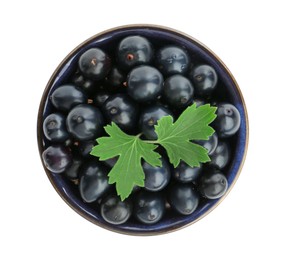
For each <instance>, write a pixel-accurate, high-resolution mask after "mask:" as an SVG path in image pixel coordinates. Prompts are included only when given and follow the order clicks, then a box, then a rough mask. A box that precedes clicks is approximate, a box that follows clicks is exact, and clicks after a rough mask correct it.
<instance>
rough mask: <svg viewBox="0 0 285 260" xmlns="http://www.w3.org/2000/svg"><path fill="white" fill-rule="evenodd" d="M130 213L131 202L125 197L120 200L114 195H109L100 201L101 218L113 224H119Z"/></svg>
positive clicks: (127, 217) (128, 216)
mask: <svg viewBox="0 0 285 260" xmlns="http://www.w3.org/2000/svg"><path fill="white" fill-rule="evenodd" d="M131 214H132V203H131V201H130V200H128V199H126V200H124V201H121V200H120V198H119V197H118V196H116V195H110V196H108V197H106V198H105V199H103V201H102V202H101V216H102V218H103V219H104V220H105V221H106V222H108V223H110V224H113V225H120V224H123V223H125V222H127V220H128V219H129V218H130V216H131Z"/></svg>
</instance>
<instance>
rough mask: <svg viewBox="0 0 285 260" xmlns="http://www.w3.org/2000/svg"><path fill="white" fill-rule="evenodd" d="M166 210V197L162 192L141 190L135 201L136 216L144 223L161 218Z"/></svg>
mask: <svg viewBox="0 0 285 260" xmlns="http://www.w3.org/2000/svg"><path fill="white" fill-rule="evenodd" d="M164 212H165V199H164V197H163V195H162V194H161V193H160V192H150V191H143V190H142V191H140V192H139V193H138V194H137V196H136V198H135V201H134V212H133V213H134V216H135V217H136V218H137V219H138V220H139V221H140V222H141V223H144V224H154V223H156V222H158V221H159V220H161V218H162V217H163V215H164Z"/></svg>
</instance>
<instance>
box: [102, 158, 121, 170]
mask: <svg viewBox="0 0 285 260" xmlns="http://www.w3.org/2000/svg"><path fill="white" fill-rule="evenodd" d="M117 161H118V157H113V158H110V159H107V160H105V161H104V164H105V165H106V166H108V167H110V168H112V167H114V165H115V164H116V162H117Z"/></svg>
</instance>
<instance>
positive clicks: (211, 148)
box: [195, 133, 218, 155]
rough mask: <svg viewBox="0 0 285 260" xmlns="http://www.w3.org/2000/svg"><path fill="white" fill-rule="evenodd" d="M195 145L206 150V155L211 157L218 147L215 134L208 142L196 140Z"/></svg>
mask: <svg viewBox="0 0 285 260" xmlns="http://www.w3.org/2000/svg"><path fill="white" fill-rule="evenodd" d="M195 143H197V144H199V145H202V146H203V147H204V148H206V149H207V151H208V155H212V154H213V153H214V151H215V150H216V148H217V146H218V136H217V134H216V133H214V134H213V135H211V136H210V137H209V139H208V140H198V141H195Z"/></svg>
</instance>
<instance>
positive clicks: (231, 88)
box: [37, 25, 248, 235]
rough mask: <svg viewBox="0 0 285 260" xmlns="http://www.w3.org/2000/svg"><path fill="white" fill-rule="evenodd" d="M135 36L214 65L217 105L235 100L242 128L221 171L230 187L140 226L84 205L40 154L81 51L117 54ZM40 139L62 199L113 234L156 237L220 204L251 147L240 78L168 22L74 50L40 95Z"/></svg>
mask: <svg viewBox="0 0 285 260" xmlns="http://www.w3.org/2000/svg"><path fill="white" fill-rule="evenodd" d="M132 35H140V36H143V37H145V38H148V39H149V40H150V41H151V42H152V44H153V45H154V47H155V48H159V47H160V46H161V44H162V43H163V45H171V44H175V45H178V46H183V47H184V48H185V49H186V50H187V51H188V53H189V55H190V57H191V60H192V63H194V64H196V63H197V64H200V63H203V64H208V65H210V66H212V67H213V68H214V69H215V71H216V73H217V75H218V88H217V91H216V92H215V95H214V102H213V103H214V104H216V103H217V102H218V103H219V102H222V101H225V100H226V101H227V102H229V103H231V104H233V105H234V106H235V107H236V108H237V109H238V111H239V114H240V128H239V130H238V132H237V133H236V134H235V135H234V137H232V138H231V139H230V141H229V146H230V148H231V160H230V161H229V163H228V164H227V166H226V167H225V168H224V169H223V172H224V174H225V176H226V178H227V182H228V188H227V191H226V193H225V194H224V195H223V196H222V197H220V198H218V199H211V200H209V199H202V200H201V201H200V202H199V205H198V207H197V208H196V210H195V211H194V212H193V213H192V214H190V215H180V214H177V213H173V212H172V211H170V212H169V211H167V212H166V214H165V216H164V217H163V218H162V219H161V220H160V221H159V222H157V223H154V224H151V225H147V224H142V223H140V222H138V221H137V220H136V219H134V218H131V219H130V220H129V221H127V222H126V223H124V224H121V225H112V224H110V223H108V222H106V221H105V220H104V219H103V218H102V216H101V214H100V209H99V206H98V204H96V203H86V202H84V201H83V200H82V199H81V197H80V193H79V190H78V181H73V182H72V181H70V180H67V179H66V178H65V177H64V175H63V174H58V173H54V172H51V171H49V170H48V169H47V168H46V167H45V164H44V162H43V159H42V153H43V151H44V150H45V149H46V148H47V147H48V146H49V145H50V142H49V140H47V139H46V137H45V135H44V133H43V127H42V126H43V122H44V119H45V118H46V117H47V116H48V115H49V114H50V113H52V112H53V106H52V104H51V99H50V95H51V93H53V92H54V91H55V90H56V89H57V88H58V87H59V86H61V85H62V84H65V83H66V82H68V81H69V80H70V77H72V75H74V74H75V73H76V70H77V64H78V60H79V57H80V55H81V54H82V53H84V52H85V51H87V50H88V49H90V48H93V47H97V48H102V49H104V51H105V52H106V53H108V54H110V56H113V55H114V52H115V50H116V48H117V45H118V43H119V42H120V40H122V39H123V38H124V37H127V36H132ZM37 138H38V148H39V153H40V156H41V160H42V163H43V167H44V170H45V172H46V174H47V176H48V178H49V181H50V182H51V184H52V185H53V187H54V189H55V190H56V191H57V193H58V194H59V195H60V196H61V198H62V199H63V200H64V201H65V202H66V203H67V204H68V205H69V206H70V207H71V208H72V209H74V210H75V211H76V212H77V213H78V214H80V215H81V216H82V217H84V218H86V219H87V220H89V221H91V222H92V223H94V224H96V225H98V226H100V227H102V228H105V229H107V230H111V231H114V232H119V233H123V234H129V235H157V234H164V233H167V232H170V231H175V230H178V229H180V228H182V227H186V226H188V225H191V224H193V223H195V222H196V221H198V220H200V219H201V218H203V217H204V216H206V215H207V214H208V213H209V212H211V211H212V210H213V209H214V208H216V206H217V205H218V204H219V203H220V202H221V201H222V200H223V199H224V198H225V197H226V195H227V194H228V193H229V192H230V190H231V189H232V187H233V186H234V184H235V182H236V181H237V179H238V177H239V174H240V172H241V169H242V166H243V163H244V160H245V156H246V150H247V146H248V117H247V112H246V105H245V102H244V99H243V96H242V93H241V91H240V88H239V86H238V84H237V82H236V80H235V79H234V77H233V75H232V74H231V72H230V71H229V70H228V68H227V67H226V66H225V65H224V63H223V62H222V61H221V60H220V59H219V58H218V57H217V55H215V54H214V53H213V52H212V51H211V50H210V49H209V48H207V47H206V46H205V45H203V44H202V43H200V42H199V41H197V40H196V39H194V38H193V37H191V36H189V35H187V34H185V33H183V32H180V31H177V30H174V29H171V28H167V27H164V26H157V25H126V26H121V27H117V28H113V29H110V30H107V31H104V32H101V33H98V34H96V35H94V36H92V37H91V38H89V39H88V40H86V41H85V42H83V43H81V44H80V45H79V46H77V47H76V48H75V49H74V50H72V51H71V52H70V53H69V54H68V55H67V56H66V57H65V58H64V60H63V61H62V62H61V63H60V64H59V66H58V67H57V68H56V70H55V71H54V73H53V74H52V76H51V78H50V80H49V81H48V83H47V86H46V88H45V90H44V92H43V95H42V99H41V102H40V106H39V112H38V123H37ZM168 206H169V205H168Z"/></svg>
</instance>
